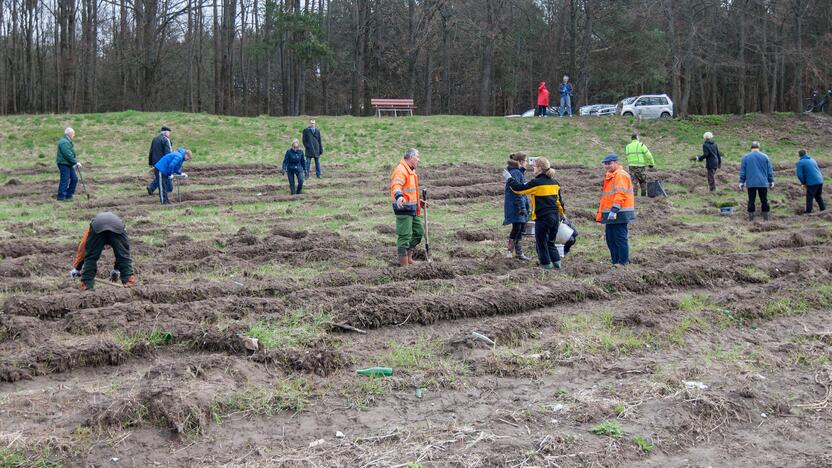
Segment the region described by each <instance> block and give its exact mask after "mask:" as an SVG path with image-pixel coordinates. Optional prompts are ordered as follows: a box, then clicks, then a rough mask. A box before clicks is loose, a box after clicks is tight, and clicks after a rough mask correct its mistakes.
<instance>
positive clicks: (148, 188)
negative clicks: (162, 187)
mask: <svg viewBox="0 0 832 468" xmlns="http://www.w3.org/2000/svg"><path fill="white" fill-rule="evenodd" d="M145 188H146V189H147V194H148V195H153V190H151V188H150V187H145Z"/></svg>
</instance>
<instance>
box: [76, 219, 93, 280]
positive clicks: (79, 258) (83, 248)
mask: <svg viewBox="0 0 832 468" xmlns="http://www.w3.org/2000/svg"><path fill="white" fill-rule="evenodd" d="M91 229H92V227H87V230H86V231H84V237H82V238H81V242H80V243H79V244H78V249H77V250H76V251H75V259H74V260H72V268H75V269H76V270H80V269H81V267H82V266H84V258H86V256H87V237H89V235H90V230H91Z"/></svg>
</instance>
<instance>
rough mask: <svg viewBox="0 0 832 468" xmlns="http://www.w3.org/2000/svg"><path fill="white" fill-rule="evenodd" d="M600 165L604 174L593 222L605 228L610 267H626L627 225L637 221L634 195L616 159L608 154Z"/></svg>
mask: <svg viewBox="0 0 832 468" xmlns="http://www.w3.org/2000/svg"><path fill="white" fill-rule="evenodd" d="M602 163H603V164H604V169H606V171H607V172H606V175H605V176H604V188H603V189H602V190H601V203H600V204H599V205H598V212H597V213H595V221H597V222H599V223H601V224H603V225H604V228H605V232H604V235H605V237H606V238H607V248H609V250H610V258H611V260H612V264H613V265H615V266H618V265H626V264H628V263H630V244H629V242H630V241H629V238H628V236H629V233H628V224H629V223H630V221H633V220H634V219H636V205H635V203H636V193H635V190H634V189H633V182H632V181H631V180H630V175H629V174H627V171H625V170H624V168H623V167H622V166H621V164H620V163H619V162H618V155H616V154H609V155H607V157H605V158H604V160H603V161H602Z"/></svg>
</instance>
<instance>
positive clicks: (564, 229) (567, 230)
mask: <svg viewBox="0 0 832 468" xmlns="http://www.w3.org/2000/svg"><path fill="white" fill-rule="evenodd" d="M574 232H575V230H574V229H572V228H571V227H569V226H567V225H566V223H564V222H563V221H561V222H560V226H558V235H557V236H555V244H561V247H563V244H565V243H567V242H569V238H571V237H572V233H574Z"/></svg>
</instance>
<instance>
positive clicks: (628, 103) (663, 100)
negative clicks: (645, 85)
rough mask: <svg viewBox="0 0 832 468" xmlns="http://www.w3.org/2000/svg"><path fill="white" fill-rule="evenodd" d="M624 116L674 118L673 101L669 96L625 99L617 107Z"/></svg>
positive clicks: (618, 111) (648, 95)
mask: <svg viewBox="0 0 832 468" xmlns="http://www.w3.org/2000/svg"><path fill="white" fill-rule="evenodd" d="M616 109H617V113H619V114H621V115H623V116H629V117H633V116H641V117H644V118H646V119H658V118H665V119H669V118H671V117H673V101H671V100H670V96H668V95H667V94H645V95H643V96H634V97H629V98H626V99H623V100H622V101H621V102H619V103H618V105H617V106H616Z"/></svg>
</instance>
